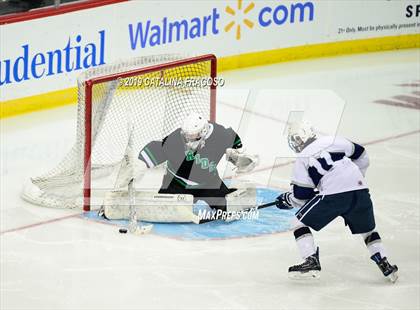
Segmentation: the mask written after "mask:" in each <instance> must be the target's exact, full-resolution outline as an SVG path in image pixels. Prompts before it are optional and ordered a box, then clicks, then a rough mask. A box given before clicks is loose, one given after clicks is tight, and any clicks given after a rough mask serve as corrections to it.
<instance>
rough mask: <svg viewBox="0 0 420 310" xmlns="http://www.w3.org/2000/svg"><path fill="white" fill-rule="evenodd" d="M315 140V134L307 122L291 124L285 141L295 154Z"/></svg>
mask: <svg viewBox="0 0 420 310" xmlns="http://www.w3.org/2000/svg"><path fill="white" fill-rule="evenodd" d="M315 139H316V133H315V131H314V129H313V128H312V126H311V124H309V123H308V122H307V121H301V122H297V123H293V124H291V125H290V126H289V128H288V134H287V141H288V143H289V147H290V148H291V149H292V150H293V151H294V152H296V153H300V152H302V150H303V149H304V148H305V147H306V146H307V145H309V144H310V143H312V142H313V141H314V140H315Z"/></svg>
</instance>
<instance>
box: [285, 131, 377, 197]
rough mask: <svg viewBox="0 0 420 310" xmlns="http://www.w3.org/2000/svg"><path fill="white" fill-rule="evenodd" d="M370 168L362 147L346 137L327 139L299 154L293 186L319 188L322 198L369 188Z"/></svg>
mask: <svg viewBox="0 0 420 310" xmlns="http://www.w3.org/2000/svg"><path fill="white" fill-rule="evenodd" d="M368 165H369V161H368V158H367V155H366V152H365V150H364V148H363V147H362V146H360V145H358V144H356V143H353V142H351V141H349V140H347V139H345V138H342V137H334V136H324V137H320V138H318V139H316V140H315V141H314V142H312V143H311V144H309V145H308V146H307V147H305V148H304V149H303V151H302V152H301V153H299V155H298V158H297V160H296V162H295V165H294V169H293V177H292V184H294V185H295V186H296V187H298V188H317V189H318V190H319V192H320V194H321V195H331V194H337V193H343V192H348V191H354V190H360V189H365V188H367V183H366V180H365V178H364V172H365V170H366V168H367V166H368ZM296 198H299V197H296Z"/></svg>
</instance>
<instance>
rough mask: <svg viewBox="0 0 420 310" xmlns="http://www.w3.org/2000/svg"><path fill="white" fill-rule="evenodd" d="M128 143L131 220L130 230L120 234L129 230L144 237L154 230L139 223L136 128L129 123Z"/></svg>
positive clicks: (122, 230)
mask: <svg viewBox="0 0 420 310" xmlns="http://www.w3.org/2000/svg"><path fill="white" fill-rule="evenodd" d="M128 130H129V133H128V143H127V150H126V154H125V155H124V157H125V160H126V161H127V163H128V169H130V174H131V177H130V181H129V182H128V204H129V206H128V207H129V213H128V216H129V220H128V227H127V228H128V229H125V228H121V229H120V230H119V232H120V233H127V230H128V231H129V232H130V233H131V234H135V235H143V234H147V233H149V232H150V231H151V230H152V228H153V224H150V225H139V223H138V222H137V210H136V193H135V188H134V177H135V175H134V169H133V164H134V163H133V158H134V156H133V131H134V127H133V123H132V122H129V123H128Z"/></svg>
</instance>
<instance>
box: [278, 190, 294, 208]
mask: <svg viewBox="0 0 420 310" xmlns="http://www.w3.org/2000/svg"><path fill="white" fill-rule="evenodd" d="M291 196H292V193H291V192H286V193H283V194H281V195H280V196H278V197H277V198H276V202H277V203H276V207H277V208H279V209H282V210H290V209H293V206H292V201H291Z"/></svg>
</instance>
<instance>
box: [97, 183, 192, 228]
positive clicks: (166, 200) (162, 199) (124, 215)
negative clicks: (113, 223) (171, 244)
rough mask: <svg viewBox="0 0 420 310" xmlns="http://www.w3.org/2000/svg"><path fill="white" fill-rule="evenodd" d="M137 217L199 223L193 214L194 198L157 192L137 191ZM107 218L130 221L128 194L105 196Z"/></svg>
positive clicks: (153, 220)
mask: <svg viewBox="0 0 420 310" xmlns="http://www.w3.org/2000/svg"><path fill="white" fill-rule="evenodd" d="M135 201H136V215H137V218H138V220H140V221H146V222H158V223H159V222H160V223H190V222H193V223H198V222H199V218H198V216H197V215H195V214H194V213H193V202H194V197H193V196H192V195H184V194H174V195H172V194H158V193H156V192H150V191H149V192H148V191H136V192H135ZM103 207H104V214H105V217H106V218H108V219H110V220H123V219H124V220H125V219H129V209H130V208H129V201H128V192H127V191H125V190H115V191H111V192H108V193H107V194H106V195H105V199H104V203H103Z"/></svg>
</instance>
